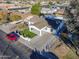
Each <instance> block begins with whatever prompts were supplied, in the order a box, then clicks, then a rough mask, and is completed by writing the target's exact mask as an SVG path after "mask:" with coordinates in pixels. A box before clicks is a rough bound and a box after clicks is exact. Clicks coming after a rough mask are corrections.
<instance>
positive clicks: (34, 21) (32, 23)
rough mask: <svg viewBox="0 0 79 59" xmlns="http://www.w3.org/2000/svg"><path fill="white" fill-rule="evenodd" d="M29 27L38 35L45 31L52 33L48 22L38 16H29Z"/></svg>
mask: <svg viewBox="0 0 79 59" xmlns="http://www.w3.org/2000/svg"><path fill="white" fill-rule="evenodd" d="M28 19H29V20H28V21H27V22H28V27H29V30H30V31H33V32H35V33H36V34H37V35H39V36H41V35H42V34H44V33H45V32H48V33H51V28H50V27H49V25H48V23H47V22H46V21H45V20H44V19H42V18H39V17H38V16H33V17H29V18H28Z"/></svg>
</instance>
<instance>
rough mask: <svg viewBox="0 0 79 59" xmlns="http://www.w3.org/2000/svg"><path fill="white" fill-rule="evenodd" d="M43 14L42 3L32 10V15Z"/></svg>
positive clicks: (34, 6)
mask: <svg viewBox="0 0 79 59" xmlns="http://www.w3.org/2000/svg"><path fill="white" fill-rule="evenodd" d="M40 12H41V7H40V3H37V4H35V5H33V6H32V8H31V13H32V14H34V15H40Z"/></svg>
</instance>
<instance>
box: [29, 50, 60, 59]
mask: <svg viewBox="0 0 79 59" xmlns="http://www.w3.org/2000/svg"><path fill="white" fill-rule="evenodd" d="M30 59H59V58H58V57H57V56H56V55H55V54H54V53H52V52H45V51H44V50H43V51H41V53H40V52H39V51H37V50H36V51H32V54H31V56H30Z"/></svg>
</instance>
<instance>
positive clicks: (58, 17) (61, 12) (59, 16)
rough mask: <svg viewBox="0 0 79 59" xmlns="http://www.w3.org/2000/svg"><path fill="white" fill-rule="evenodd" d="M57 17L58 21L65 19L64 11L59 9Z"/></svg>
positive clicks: (56, 13)
mask: <svg viewBox="0 0 79 59" xmlns="http://www.w3.org/2000/svg"><path fill="white" fill-rule="evenodd" d="M55 16H56V18H57V19H64V18H63V17H64V9H59V10H57V12H55Z"/></svg>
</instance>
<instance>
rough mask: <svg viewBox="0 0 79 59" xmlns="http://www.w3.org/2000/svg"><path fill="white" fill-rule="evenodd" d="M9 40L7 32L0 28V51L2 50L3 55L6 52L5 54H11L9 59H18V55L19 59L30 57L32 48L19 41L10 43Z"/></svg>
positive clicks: (28, 58)
mask: <svg viewBox="0 0 79 59" xmlns="http://www.w3.org/2000/svg"><path fill="white" fill-rule="evenodd" d="M7 40H8V39H7V38H6V33H5V32H3V31H1V30H0V51H2V53H1V54H2V55H3V54H4V53H5V54H4V55H8V56H10V57H8V59H16V58H17V56H19V59H30V54H31V51H32V50H31V49H29V48H28V47H26V46H24V45H22V44H21V43H19V42H13V43H12V42H11V43H12V44H8V43H7ZM8 42H9V41H8ZM8 46H9V47H8ZM7 47H8V48H7ZM6 59H7V58H6Z"/></svg>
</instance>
